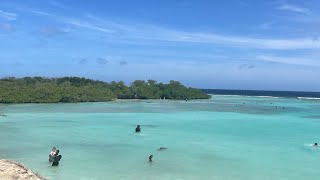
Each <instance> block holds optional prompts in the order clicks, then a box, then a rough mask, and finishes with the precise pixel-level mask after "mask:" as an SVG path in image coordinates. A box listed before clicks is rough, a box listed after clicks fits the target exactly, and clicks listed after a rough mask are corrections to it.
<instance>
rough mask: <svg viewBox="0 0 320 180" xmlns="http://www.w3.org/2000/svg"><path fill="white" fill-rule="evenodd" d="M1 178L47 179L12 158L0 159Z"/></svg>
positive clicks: (9, 179)
mask: <svg viewBox="0 0 320 180" xmlns="http://www.w3.org/2000/svg"><path fill="white" fill-rule="evenodd" d="M0 177H1V178H0V179H1V180H47V179H46V178H44V177H42V176H40V175H39V174H37V173H35V172H33V171H32V170H31V169H29V168H27V167H26V166H24V165H23V164H21V163H19V162H16V161H12V160H5V159H1V160H0Z"/></svg>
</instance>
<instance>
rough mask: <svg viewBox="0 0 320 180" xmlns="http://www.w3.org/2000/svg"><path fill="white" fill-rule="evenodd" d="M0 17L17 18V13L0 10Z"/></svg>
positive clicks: (10, 19)
mask: <svg viewBox="0 0 320 180" xmlns="http://www.w3.org/2000/svg"><path fill="white" fill-rule="evenodd" d="M0 19H4V20H7V21H14V20H16V19H17V14H15V13H11V12H6V11H2V10H0Z"/></svg>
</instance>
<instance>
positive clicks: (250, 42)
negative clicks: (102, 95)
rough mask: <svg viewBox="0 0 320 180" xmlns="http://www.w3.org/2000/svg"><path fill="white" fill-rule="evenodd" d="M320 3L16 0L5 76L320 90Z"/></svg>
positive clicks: (8, 16)
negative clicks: (142, 80) (172, 80)
mask: <svg viewBox="0 0 320 180" xmlns="http://www.w3.org/2000/svg"><path fill="white" fill-rule="evenodd" d="M319 36H320V2H319V1H318V0H313V1H312V0H309V1H303V0H301V1H282V0H275V1H272V0H270V1H258V0H234V1H231V0H230V1H218V0H216V1H214V0H189V1H182V0H161V1H155V0H136V1H129V0H127V1H124V0H118V1H107V0H90V1H86V0H78V1H75V0H10V1H9V0H8V1H1V2H0V76H1V77H5V76H18V77H21V76H46V77H57V76H83V77H88V78H93V79H99V80H104V81H112V80H124V81H125V82H127V83H129V82H131V81H133V80H135V79H145V80H147V79H155V80H157V81H162V82H167V81H169V80H171V79H174V80H180V81H181V82H183V83H184V84H186V85H188V86H193V87H198V88H226V89H265V90H304V91H320V83H319V77H320V51H319V50H320V39H319V38H320V37H319Z"/></svg>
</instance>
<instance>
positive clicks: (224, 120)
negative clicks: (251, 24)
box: [0, 96, 320, 180]
mask: <svg viewBox="0 0 320 180" xmlns="http://www.w3.org/2000/svg"><path fill="white" fill-rule="evenodd" d="M282 107H284V109H283V108H282ZM0 112H3V113H4V114H6V115H7V116H6V117H3V116H0V144H1V146H0V158H5V159H13V160H18V161H20V162H22V163H24V164H26V165H27V166H29V167H30V168H32V169H33V170H34V171H36V172H39V173H40V174H42V175H43V176H45V177H48V178H50V179H62V180H64V179H66V180H73V179H77V180H81V179H85V180H87V179H88V180H90V179H92V180H94V179H109V180H119V179H126V180H127V179H128V180H138V179H139V180H144V179H145V180H150V179H153V180H157V179H166V180H169V179H174V180H179V179H183V180H190V179H213V180H215V179H217V180H218V179H223V180H228V179H237V180H238V179H240V180H256V179H259V180H267V179H268V180H269V179H281V180H282V179H288V180H289V179H290V180H301V179H317V178H318V177H319V176H320V171H319V163H320V161H319V160H320V147H319V148H314V147H312V146H311V144H312V143H315V142H320V136H319V135H320V131H319V128H320V100H301V99H296V98H288V99H287V98H271V97H243V96H213V99H210V100H194V101H188V102H185V101H169V100H146V101H136V100H128V101H124V100H119V101H115V102H108V103H78V104H20V105H9V106H7V105H0ZM136 124H140V125H141V127H142V133H140V134H136V133H134V129H135V126H136ZM52 146H56V147H57V148H58V149H60V152H61V154H62V160H61V162H60V165H59V167H51V166H50V164H48V162H47V160H48V154H49V152H50V150H51V147H52ZM159 147H167V148H168V149H167V150H165V151H158V150H157V149H158V148H159ZM150 154H153V155H154V161H153V162H152V163H149V162H148V156H149V155H150Z"/></svg>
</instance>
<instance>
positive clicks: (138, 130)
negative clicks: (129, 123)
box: [136, 125, 141, 133]
mask: <svg viewBox="0 0 320 180" xmlns="http://www.w3.org/2000/svg"><path fill="white" fill-rule="evenodd" d="M138 132H141V127H140V125H137V127H136V133H138Z"/></svg>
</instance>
